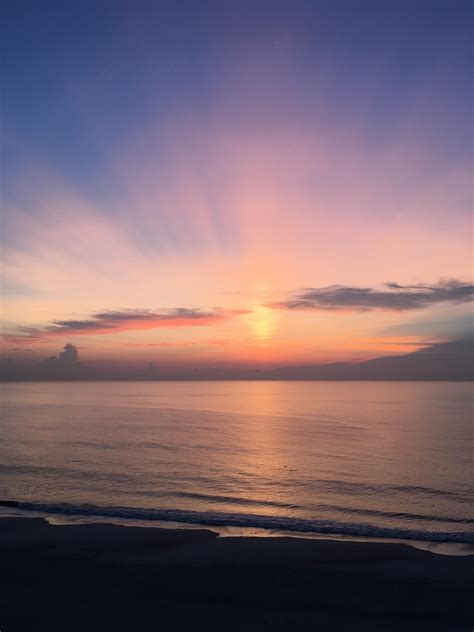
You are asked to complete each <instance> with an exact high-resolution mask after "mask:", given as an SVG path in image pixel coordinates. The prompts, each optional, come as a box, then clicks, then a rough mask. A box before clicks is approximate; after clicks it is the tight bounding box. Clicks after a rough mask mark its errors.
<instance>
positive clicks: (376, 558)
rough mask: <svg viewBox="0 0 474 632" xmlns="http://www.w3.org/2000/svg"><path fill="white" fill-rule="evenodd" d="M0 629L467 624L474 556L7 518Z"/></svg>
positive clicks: (472, 617) (1, 549)
mask: <svg viewBox="0 0 474 632" xmlns="http://www.w3.org/2000/svg"><path fill="white" fill-rule="evenodd" d="M0 560H1V572H0V630H1V632H14V631H17V630H21V631H23V630H25V631H30V630H31V631H37V630H39V631H41V630H64V631H66V630H133V631H140V630H189V629H191V630H194V629H196V630H197V629H199V630H201V629H202V630H246V631H248V630H251V631H254V630H255V631H257V630H258V631H260V630H288V631H290V632H291V631H294V630H321V631H324V630H331V631H338V632H339V631H341V632H342V631H346V630H347V631H353V630H360V631H374V632H375V631H377V632H383V631H384V630H394V631H395V630H396V631H399V630H400V631H402V630H403V631H405V630H413V631H415V630H416V631H417V632H418V631H420V630H430V631H433V630H435V631H436V630H446V631H448V630H449V631H450V632H455V631H457V630H459V631H466V632H468V631H469V632H471V630H472V624H473V621H474V609H473V606H472V605H471V603H470V591H471V589H472V586H473V579H474V556H472V555H469V556H459V557H457V556H452V557H450V556H444V555H436V554H434V553H431V552H428V551H422V550H419V549H415V548H413V547H410V546H407V545H405V544H389V543H375V542H374V543H363V542H344V541H336V540H311V539H303V538H289V537H288V538H287V537H282V538H260V537H246V538H243V537H225V538H223V537H219V536H218V535H217V534H216V533H214V532H212V531H209V530H205V529H202V530H189V529H186V530H185V529H183V530H171V529H154V528H138V527H124V526H118V525H111V524H88V525H50V524H49V523H47V522H46V521H45V520H43V519H40V518H30V519H28V518H4V519H0Z"/></svg>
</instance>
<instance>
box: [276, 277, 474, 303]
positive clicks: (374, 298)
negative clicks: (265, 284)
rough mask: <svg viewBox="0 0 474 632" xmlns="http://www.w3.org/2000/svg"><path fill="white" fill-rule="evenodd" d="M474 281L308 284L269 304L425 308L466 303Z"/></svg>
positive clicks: (470, 295)
mask: <svg viewBox="0 0 474 632" xmlns="http://www.w3.org/2000/svg"><path fill="white" fill-rule="evenodd" d="M473 294H474V285H470V284H467V283H463V282H462V281H457V280H456V279H448V280H443V281H440V282H439V283H435V284H434V285H425V284H423V283H419V284H417V285H399V284H398V283H393V282H391V283H385V284H384V285H383V286H382V289H377V288H371V287H348V286H343V285H331V286H329V287H323V288H306V289H304V290H303V291H301V292H300V293H298V294H296V295H295V296H293V297H290V298H287V299H285V300H283V301H277V302H269V303H267V304H266V306H267V307H273V308H275V309H290V310H291V309H295V310H305V309H308V310H350V311H370V310H375V309H380V310H393V311H406V310H412V309H424V308H425V307H429V306H430V305H433V304H435V303H464V302H467V301H472V300H473Z"/></svg>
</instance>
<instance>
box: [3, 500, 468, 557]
mask: <svg viewBox="0 0 474 632" xmlns="http://www.w3.org/2000/svg"><path fill="white" fill-rule="evenodd" d="M5 509H7V511H5ZM2 510H3V511H2ZM8 518H17V519H25V520H34V519H44V520H46V521H47V522H48V524H51V525H55V526H68V525H97V524H107V525H115V526H122V527H125V528H138V529H162V530H170V531H180V530H183V531H196V530H197V531H201V530H206V531H211V532H212V533H215V534H216V535H217V536H219V537H221V538H228V537H231V538H232V537H238V538H252V537H258V538H294V539H303V540H319V541H320V540H322V541H334V542H359V543H361V544H371V543H375V544H404V545H406V546H410V547H413V548H414V549H418V550H422V551H429V552H431V553H433V554H435V555H446V556H455V557H457V556H469V555H472V556H474V545H473V544H472V543H470V542H440V541H435V540H433V541H430V540H409V539H403V538H386V537H375V536H374V537H370V536H363V535H351V534H344V533H337V534H331V533H317V532H314V533H310V532H303V531H302V532H300V531H285V530H270V529H262V528H258V527H234V526H214V525H208V524H205V523H202V524H200V523H191V522H190V523H185V522H173V521H164V520H161V521H160V520H153V521H150V520H148V521H145V520H134V519H131V518H130V519H127V518H123V519H120V518H113V517H107V516H100V515H98V516H89V517H85V516H79V515H78V516H73V515H58V514H47V513H45V512H33V511H32V512H26V511H22V510H18V511H17V513H15V511H12V512H9V511H8V508H7V507H5V506H4V505H1V504H0V521H1V520H3V519H8Z"/></svg>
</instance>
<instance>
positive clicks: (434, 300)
mask: <svg viewBox="0 0 474 632" xmlns="http://www.w3.org/2000/svg"><path fill="white" fill-rule="evenodd" d="M3 14H4V19H3V27H2V30H3V33H2V37H1V40H2V43H1V46H2V59H3V64H2V65H3V70H2V75H3V84H4V90H3V96H2V119H3V124H2V130H3V131H2V135H3V143H2V145H3V151H2V153H3V155H2V183H1V184H2V187H1V190H2V193H1V202H2V225H1V238H0V245H1V299H2V303H1V318H2V332H3V335H2V341H1V350H2V355H4V356H5V357H10V358H14V359H16V360H18V361H31V360H34V359H37V358H44V357H46V356H49V355H51V354H56V353H57V352H58V350H60V349H61V348H63V347H64V345H65V344H66V343H72V344H74V345H76V346H77V348H78V350H79V352H80V356H81V358H82V359H83V360H87V361H88V362H90V363H92V364H96V365H97V366H109V365H113V364H114V363H115V364H117V363H121V364H125V365H127V366H128V365H129V366H141V365H143V364H144V363H148V362H151V361H152V362H156V363H157V364H158V365H160V366H176V367H188V368H189V367H192V366H222V367H224V366H226V367H229V366H262V367H263V366H264V367H268V366H282V365H289V364H305V363H319V362H334V361H356V360H366V359H370V358H375V357H378V356H381V355H391V354H402V353H408V352H411V351H416V350H417V349H422V348H423V347H424V346H425V345H430V344H433V343H437V342H446V341H449V340H454V339H459V338H463V337H464V336H467V335H468V334H469V332H470V331H471V330H472V319H471V315H472V310H471V308H472V306H471V305H470V301H471V300H472V296H473V290H474V288H473V286H472V276H473V275H472V271H473V269H472V223H471V212H472V180H471V178H472V166H473V161H472V133H471V123H472V82H471V79H470V77H471V76H472V50H471V45H470V41H471V38H472V33H471V24H472V5H471V4H470V3H468V2H462V1H456V0H454V1H452V0H450V1H449V2H443V1H436V0H433V1H429V0H426V1H420V2H418V1H415V0H406V1H386V2H379V1H375V2H371V1H358V0H350V1H349V2H343V1H341V2H339V1H334V2H329V1H328V2H318V1H317V0H314V1H311V2H307V3H306V2H303V1H300V2H293V1H291V2H285V1H280V2H277V1H271V0H266V1H262V2H252V1H243V0H242V1H239V2H232V1H224V0H222V1H216V2H201V1H199V0H195V1H190V2H184V1H175V2H142V1H141V0H134V1H133V2H121V1H107V2H106V1H98V2H92V1H91V2H88V1H75V2H72V1H67V2H64V1H61V2H48V1H47V0H45V1H43V2H32V3H28V2H21V3H20V2H16V1H15V2H8V1H7V3H6V5H5V6H4V9H3Z"/></svg>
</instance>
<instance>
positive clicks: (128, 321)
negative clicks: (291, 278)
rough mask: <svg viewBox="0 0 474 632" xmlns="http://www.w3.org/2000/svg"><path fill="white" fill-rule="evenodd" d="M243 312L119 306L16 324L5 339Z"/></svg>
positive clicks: (196, 321)
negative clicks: (31, 324) (82, 316)
mask: <svg viewBox="0 0 474 632" xmlns="http://www.w3.org/2000/svg"><path fill="white" fill-rule="evenodd" d="M246 313H248V312H247V310H226V309H220V308H212V309H200V308H182V307H177V308H173V309H168V310H161V311H152V310H149V309H143V310H138V309H118V310H113V311H103V312H97V313H94V314H91V316H89V317H88V318H86V319H81V320H54V321H52V322H51V323H48V324H46V325H44V326H38V327H23V326H18V327H17V328H16V330H15V331H13V332H11V333H8V334H5V336H4V338H5V339H6V340H7V341H8V342H14V343H16V344H21V343H24V342H27V341H28V342H31V341H40V340H42V339H45V338H46V339H48V338H51V337H54V336H91V335H102V334H115V333H120V332H124V331H131V330H143V329H158V328H165V327H195V326H210V325H216V324H219V323H221V322H224V321H227V320H229V319H231V318H234V317H236V316H239V315H241V314H246Z"/></svg>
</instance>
